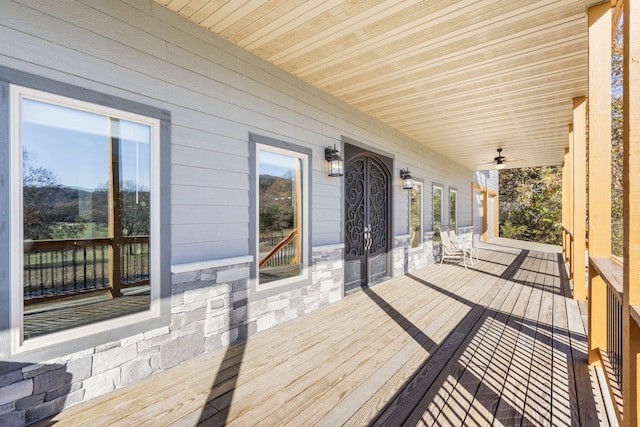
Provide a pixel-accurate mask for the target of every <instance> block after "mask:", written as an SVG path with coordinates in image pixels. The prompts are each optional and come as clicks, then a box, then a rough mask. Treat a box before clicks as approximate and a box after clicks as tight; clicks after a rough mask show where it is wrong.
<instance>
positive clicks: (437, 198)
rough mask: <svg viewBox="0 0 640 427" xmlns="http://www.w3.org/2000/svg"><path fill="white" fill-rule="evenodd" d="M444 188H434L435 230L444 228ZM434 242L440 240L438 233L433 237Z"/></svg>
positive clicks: (435, 186)
mask: <svg viewBox="0 0 640 427" xmlns="http://www.w3.org/2000/svg"><path fill="white" fill-rule="evenodd" d="M442 193H443V190H442V187H439V186H437V185H434V186H433V229H434V230H436V227H440V226H442ZM433 237H434V240H439V239H440V235H438V232H437V231H436V234H435V235H434V236H433Z"/></svg>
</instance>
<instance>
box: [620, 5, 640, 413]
mask: <svg viewBox="0 0 640 427" xmlns="http://www.w3.org/2000/svg"><path fill="white" fill-rule="evenodd" d="M623 7H624V14H623V20H624V21H623V31H624V58H623V64H624V65H623V69H624V71H623V107H622V110H623V126H622V134H623V147H624V154H623V162H624V163H623V164H624V167H623V188H624V190H623V199H624V201H623V207H624V208H623V215H624V274H623V281H624V289H623V307H622V310H623V318H622V322H623V326H622V329H623V341H622V345H623V356H622V369H623V377H622V391H623V395H622V396H623V403H624V415H623V425H624V426H637V425H638V424H640V417H639V414H638V408H640V393H639V391H640V366H639V364H640V328H639V327H638V323H637V321H636V320H635V319H633V318H632V316H631V315H632V310H633V308H632V306H638V305H640V129H639V126H640V97H639V96H638V94H639V93H640V1H637V0H627V1H625V2H624V6H623ZM633 311H635V310H633Z"/></svg>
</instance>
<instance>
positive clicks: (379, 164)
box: [344, 144, 392, 293]
mask: <svg viewBox="0 0 640 427" xmlns="http://www.w3.org/2000/svg"><path fill="white" fill-rule="evenodd" d="M345 157H346V167H345V227H344V230H345V293H350V292H353V291H355V290H358V289H360V288H362V287H363V286H367V285H371V284H374V283H377V282H380V281H382V280H384V279H385V278H388V277H389V276H390V274H389V270H390V268H389V256H388V255H389V250H390V244H389V242H390V240H391V227H390V224H391V222H390V206H391V203H390V201H391V170H392V168H391V164H392V160H391V159H388V158H386V157H383V156H379V155H376V154H374V153H371V152H369V151H365V150H363V149H361V148H358V147H355V146H352V145H350V144H345Z"/></svg>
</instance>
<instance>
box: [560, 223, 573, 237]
mask: <svg viewBox="0 0 640 427" xmlns="http://www.w3.org/2000/svg"><path fill="white" fill-rule="evenodd" d="M561 227H562V229H563V230H564V231H565V232H566V233H567V234H568V235H569V236H571V239H573V232H572V231H571V230H569V229H568V228H567V227H565V226H564V225H562V226H561Z"/></svg>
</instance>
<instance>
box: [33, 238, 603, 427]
mask: <svg viewBox="0 0 640 427" xmlns="http://www.w3.org/2000/svg"><path fill="white" fill-rule="evenodd" d="M558 262H559V260H558V257H557V254H556V253H551V252H541V251H537V250H534V249H533V248H532V249H526V246H525V247H524V248H522V247H520V248H509V247H506V246H498V245H484V246H483V248H482V250H481V252H480V261H478V262H475V263H474V265H473V266H469V267H470V268H469V269H464V268H463V267H461V266H459V265H451V264H450V265H442V266H440V265H431V266H428V267H425V268H423V269H421V270H418V271H415V272H412V273H411V274H408V275H406V276H403V277H399V278H395V279H392V280H389V281H387V282H384V283H381V284H378V285H376V286H374V287H372V288H369V289H366V290H365V291H363V292H358V293H355V294H352V295H350V296H348V297H346V298H344V299H343V300H342V301H340V302H338V303H335V304H332V305H330V306H328V307H325V308H322V309H320V310H317V311H315V312H314V313H311V314H309V315H306V316H304V317H302V318H299V319H296V320H293V321H290V322H287V323H285V324H282V325H280V326H277V327H275V328H273V329H271V330H268V331H265V332H261V333H259V334H256V335H254V336H251V337H250V338H249V339H248V340H246V341H243V342H240V343H236V344H233V345H232V346H230V347H227V348H224V349H220V350H218V351H215V352H213V353H210V354H206V355H203V356H201V357H198V358H197V359H194V360H192V361H189V362H186V363H183V364H181V365H179V366H177V367H174V368H172V369H170V370H167V371H165V372H161V373H158V374H156V375H154V376H152V377H151V378H148V379H146V380H143V381H140V382H138V383H136V384H133V385H131V386H127V387H124V388H122V389H119V390H116V391H115V392H112V393H110V394H108V395H105V396H102V397H99V398H96V399H94V400H92V401H89V402H86V403H83V404H80V405H77V406H75V407H73V408H70V409H67V410H65V411H63V412H61V413H60V414H58V415H56V416H55V417H53V418H52V419H50V420H47V421H46V422H59V423H60V425H65V426H66V425H70V426H75V425H78V426H79V425H141V426H144V425H149V426H151V425H175V426H187V425H196V424H201V425H212V426H216V425H223V424H228V425H239V426H244V425H291V426H294V425H295V426H298V425H318V426H337V425H351V426H355V425H401V424H403V425H427V426H432V425H438V426H460V425H466V426H480V425H496V426H500V425H502V426H512V425H518V426H519V425H598V424H600V425H609V424H608V421H607V414H606V412H605V410H604V406H605V404H604V403H603V399H602V397H601V396H600V395H599V393H600V389H599V387H596V386H594V384H596V385H597V384H598V379H597V378H596V376H595V375H596V374H595V371H594V370H593V369H589V367H588V366H587V365H586V353H585V351H586V341H585V340H586V338H585V325H584V321H585V318H584V317H583V316H584V313H582V312H581V307H580V305H579V304H578V303H576V302H575V301H573V300H570V299H567V297H566V296H565V295H564V292H565V290H566V288H567V286H566V283H564V282H565V280H564V278H563V276H562V275H561V274H560V272H561V270H560V269H561V268H564V267H563V266H562V265H560V264H559V263H558ZM185 385H187V386H185ZM46 422H43V423H40V424H41V425H46Z"/></svg>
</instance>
